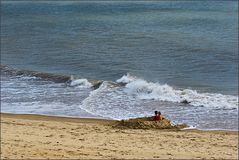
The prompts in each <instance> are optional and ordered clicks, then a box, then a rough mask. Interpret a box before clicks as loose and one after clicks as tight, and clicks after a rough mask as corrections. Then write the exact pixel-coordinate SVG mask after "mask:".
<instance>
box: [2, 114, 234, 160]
mask: <svg viewBox="0 0 239 160" xmlns="http://www.w3.org/2000/svg"><path fill="white" fill-rule="evenodd" d="M115 123H116V121H113V120H101V119H89V118H67V117H54V116H41V115H23V114H6V113H1V159H8V158H9V159H19V158H20V159H48V158H49V159H133V158H136V159H170V158H173V159H175V158H177V159H203V158H204V159H238V132H235V131H199V130H183V131H175V130H156V129H147V130H143V129H117V128H113V127H112V125H114V124H115Z"/></svg>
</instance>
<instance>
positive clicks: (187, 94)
mask: <svg viewBox="0 0 239 160" xmlns="http://www.w3.org/2000/svg"><path fill="white" fill-rule="evenodd" d="M122 81H124V82H127V84H126V85H125V89H124V91H125V93H127V94H130V95H134V96H136V97H138V98H139V99H153V100H160V101H168V102H175V103H180V102H182V101H184V100H187V101H188V102H190V105H193V106H204V107H215V108H221V109H223V108H227V109H235V108H236V109H238V97H236V96H232V95H223V94H220V93H198V92H197V91H196V90H191V89H183V90H180V89H174V88H173V87H171V86H169V85H167V84H159V83H153V82H147V81H146V80H143V79H139V78H134V79H133V78H132V76H131V75H129V76H128V75H124V76H123V77H122V78H120V79H119V80H117V81H116V82H122Z"/></svg>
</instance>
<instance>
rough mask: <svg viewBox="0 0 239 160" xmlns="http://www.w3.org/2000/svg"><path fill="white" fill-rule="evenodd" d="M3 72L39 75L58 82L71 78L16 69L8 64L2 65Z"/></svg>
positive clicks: (17, 74) (13, 74)
mask: <svg viewBox="0 0 239 160" xmlns="http://www.w3.org/2000/svg"><path fill="white" fill-rule="evenodd" d="M0 68H1V73H4V74H7V75H11V76H26V77H27V76H30V77H37V78H41V79H44V80H48V81H53V82H56V83H64V82H67V81H69V80H70V76H66V75H58V74H53V73H43V72H37V71H30V70H23V69H21V70H20V69H15V68H12V67H9V66H6V65H1V66H0Z"/></svg>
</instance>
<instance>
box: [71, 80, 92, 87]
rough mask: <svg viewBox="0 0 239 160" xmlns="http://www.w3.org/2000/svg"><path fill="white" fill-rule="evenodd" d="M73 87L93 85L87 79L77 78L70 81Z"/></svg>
mask: <svg viewBox="0 0 239 160" xmlns="http://www.w3.org/2000/svg"><path fill="white" fill-rule="evenodd" d="M70 86H71V87H75V86H77V87H81V88H91V87H92V86H93V85H92V84H91V83H90V82H89V81H88V80H87V79H76V80H72V81H71V82H70Z"/></svg>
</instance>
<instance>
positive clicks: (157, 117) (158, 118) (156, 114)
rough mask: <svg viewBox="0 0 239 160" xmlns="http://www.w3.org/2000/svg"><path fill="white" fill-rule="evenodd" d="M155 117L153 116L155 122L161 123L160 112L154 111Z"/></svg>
mask: <svg viewBox="0 0 239 160" xmlns="http://www.w3.org/2000/svg"><path fill="white" fill-rule="evenodd" d="M154 114H155V115H154V116H153V120H154V121H159V120H160V115H159V114H158V111H154Z"/></svg>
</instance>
